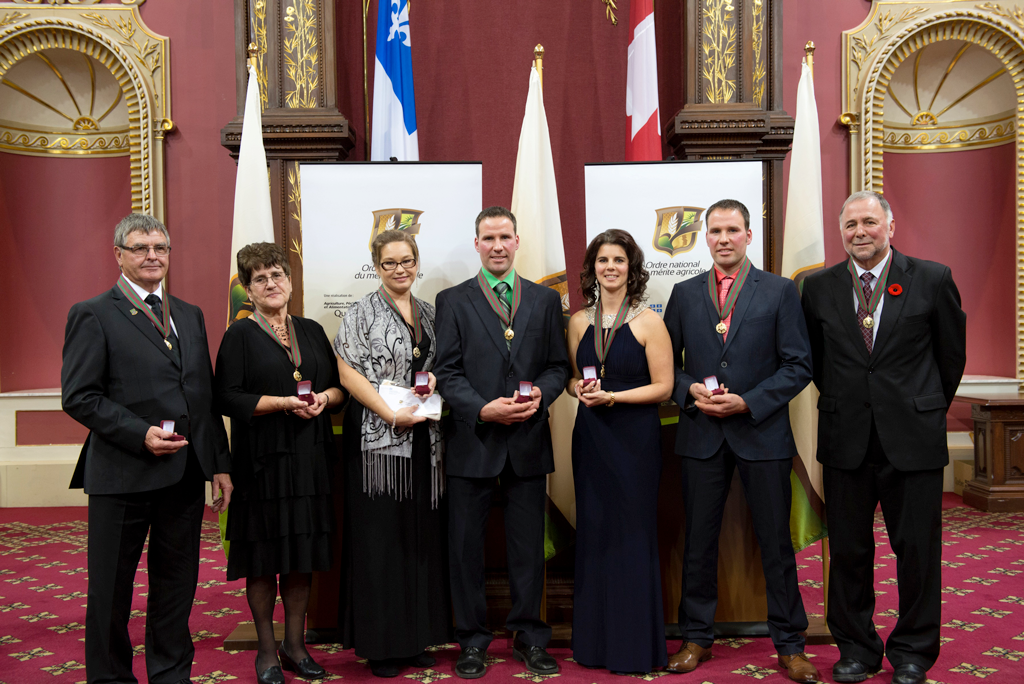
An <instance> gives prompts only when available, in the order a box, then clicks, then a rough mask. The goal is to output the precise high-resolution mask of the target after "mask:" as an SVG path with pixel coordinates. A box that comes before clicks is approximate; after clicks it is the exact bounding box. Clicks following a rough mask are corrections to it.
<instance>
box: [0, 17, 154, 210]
mask: <svg viewBox="0 0 1024 684" xmlns="http://www.w3.org/2000/svg"><path fill="white" fill-rule="evenodd" d="M86 4H88V5H90V7H89V9H90V11H89V12H83V11H82V9H83V8H82V7H81V5H86ZM141 4H142V2H141V1H137V0H122V4H120V5H116V4H99V3H95V2H92V1H91V0H83V2H75V1H74V0H68V2H67V3H65V2H64V1H63V0H47V1H46V3H45V4H44V3H43V2H42V1H41V0H40V1H34V2H32V1H24V0H23V1H22V2H18V3H0V16H4V17H11V16H13V15H12V14H11V11H12V10H13V8H15V7H18V8H19V11H18V12H17V14H19V15H20V16H19V17H18V18H17V19H15V20H13V21H9V22H8V23H7V24H5V25H3V26H0V80H3V79H5V77H6V76H7V75H8V74H9V73H10V72H11V71H12V69H14V67H15V66H16V65H18V64H19V63H20V64H25V62H24V60H28V59H32V60H35V59H40V58H45V59H44V61H47V60H49V61H50V62H52V61H53V59H54V58H55V56H54V57H53V58H51V56H50V55H51V52H50V51H72V52H77V53H80V54H82V55H84V56H85V57H87V58H89V59H90V60H91V61H89V62H88V64H89V69H90V70H97V73H98V70H104V73H106V72H109V76H110V77H111V78H112V79H113V81H114V82H116V86H115V87H114V90H115V92H119V93H120V97H117V98H116V99H115V100H114V102H113V104H111V105H110V109H109V110H108V113H109V111H111V110H114V108H115V107H117V108H122V107H123V108H124V109H125V110H126V111H127V126H123V125H106V126H105V124H106V123H107V122H105V121H104V119H105V117H106V114H105V113H99V112H98V110H96V109H95V107H93V106H92V105H93V104H95V103H92V104H91V105H90V111H89V112H88V113H86V112H84V111H83V112H80V113H79V112H78V110H79V109H80V107H79V103H77V101H76V98H75V97H74V95H73V94H72V91H71V89H70V88H68V95H69V96H70V97H71V100H73V101H76V103H75V105H74V106H75V108H76V114H78V115H77V116H76V117H73V120H72V121H70V122H69V123H68V122H65V123H63V124H61V125H59V126H53V127H51V128H49V130H40V128H39V127H38V125H37V124H38V122H37V121H36V120H35V119H34V118H33V120H30V121H21V120H5V121H3V122H0V123H2V127H3V130H2V132H0V145H3V144H5V143H6V145H5V147H7V149H10V150H11V151H14V152H18V153H21V154H65V155H66V154H79V155H82V154H88V153H95V154H111V153H112V151H113V150H117V149H119V148H120V149H122V150H123V149H124V148H125V147H127V151H128V154H129V157H130V183H131V193H132V210H133V211H137V212H143V213H148V214H153V215H154V216H156V217H158V218H161V219H162V218H163V213H164V172H163V140H164V135H165V134H166V132H167V131H169V130H172V129H173V127H174V124H173V120H172V118H171V108H170V75H169V74H168V69H167V68H166V66H165V65H166V64H167V60H168V54H169V41H168V39H167V38H165V37H164V36H160V35H158V34H155V33H153V32H151V31H150V30H149V29H148V28H147V27H146V26H145V24H144V23H143V22H142V19H141V17H140V16H139V13H138V7H139V5H141ZM5 11H6V12H5ZM58 76H59V74H58ZM16 85H18V86H19V87H20V88H21V89H22V90H23V91H25V92H27V93H30V94H33V90H34V89H35V87H36V85H37V84H36V83H34V82H33V83H16ZM65 85H67V84H66V83H65ZM5 97H7V96H5ZM36 98H37V99H40V100H43V102H44V103H45V102H46V101H45V99H43V98H39V97H38V95H36ZM30 99H31V98H30ZM51 109H52V110H54V111H55V112H56V113H57V114H58V115H60V116H63V117H64V118H65V119H68V118H72V117H71V116H69V115H67V114H66V113H65V112H62V111H59V110H58V109H57V108H54V107H51Z"/></svg>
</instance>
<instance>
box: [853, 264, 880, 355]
mask: <svg viewBox="0 0 1024 684" xmlns="http://www.w3.org/2000/svg"><path fill="white" fill-rule="evenodd" d="M860 279H861V282H862V283H864V284H863V285H862V286H861V289H862V290H864V301H866V302H870V301H871V290H872V287H871V281H872V280H874V279H875V276H874V275H872V273H871V271H865V272H864V273H862V274H861V276H860ZM869 315H870V312H869V311H867V310H866V309H865V308H864V307H862V306H861V305H860V303H859V302H858V304H857V322H858V323H859V324H860V334H861V335H862V336H863V337H864V344H865V345H866V346H867V348H868V354H870V353H871V348H872V346H874V339H873V338H874V334H873V332H872V330H873V328H865V327H864V319H865V318H867V317H868V316H869ZM875 324H876V325H877V324H878V322H877V321H875Z"/></svg>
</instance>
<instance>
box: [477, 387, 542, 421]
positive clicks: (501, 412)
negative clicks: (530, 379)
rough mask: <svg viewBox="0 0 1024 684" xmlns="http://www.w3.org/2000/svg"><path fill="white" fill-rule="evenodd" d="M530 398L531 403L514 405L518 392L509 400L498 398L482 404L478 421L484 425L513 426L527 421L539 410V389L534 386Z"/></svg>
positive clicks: (507, 398)
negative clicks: (531, 399)
mask: <svg viewBox="0 0 1024 684" xmlns="http://www.w3.org/2000/svg"><path fill="white" fill-rule="evenodd" d="M530 396H531V397H533V401H527V402H523V403H522V404H517V403H516V399H517V398H518V397H519V392H518V391H516V393H515V394H513V395H512V398H511V399H510V398H509V397H498V398H497V399H495V400H494V401H492V402H490V403H488V404H484V407H483V408H482V409H480V420H482V421H484V422H485V423H501V424H502V425H513V424H515V423H522V422H523V421H526V420H529V419H530V418H531V417H532V416H533V414H535V413H536V412H537V409H538V408H540V389H539V388H538V387H537V386H536V385H534V387H533V391H532V392H531V393H530Z"/></svg>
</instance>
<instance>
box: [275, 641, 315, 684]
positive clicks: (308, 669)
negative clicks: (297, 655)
mask: <svg viewBox="0 0 1024 684" xmlns="http://www.w3.org/2000/svg"><path fill="white" fill-rule="evenodd" d="M277 655H278V657H279V658H280V659H281V667H283V668H284V669H286V670H288V671H289V672H294V673H295V674H297V675H299V676H300V677H302V678H303V679H320V678H321V677H326V676H327V670H325V669H324V668H322V667H320V665H318V664H317V662H316V661H315V660H313V658H312V657H311V656H306V657H305V658H303V659H302V660H300V661H299V662H295V661H294V660H292V657H291V656H290V655H288V654H287V653H285V652H284V649H283V648H279V649H277Z"/></svg>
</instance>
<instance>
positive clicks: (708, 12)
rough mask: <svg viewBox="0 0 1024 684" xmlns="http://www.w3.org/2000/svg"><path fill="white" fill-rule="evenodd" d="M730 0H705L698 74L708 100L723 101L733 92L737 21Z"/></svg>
mask: <svg viewBox="0 0 1024 684" xmlns="http://www.w3.org/2000/svg"><path fill="white" fill-rule="evenodd" d="M732 2H733V0H704V7H703V9H702V10H701V12H702V14H703V19H704V22H703V25H704V30H703V35H702V36H701V52H702V53H703V57H704V58H703V60H702V66H701V74H702V75H703V76H704V80H705V81H706V82H707V83H706V84H705V86H704V96H705V98H706V99H707V101H708V102H711V103H715V104H723V103H726V102H730V101H732V99H733V97H734V96H735V95H736V76H735V71H734V67H735V66H736V34H737V28H736V21H735V15H734V14H733V12H734V11H735V7H734V6H733V4H732Z"/></svg>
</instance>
